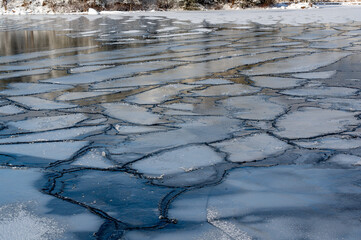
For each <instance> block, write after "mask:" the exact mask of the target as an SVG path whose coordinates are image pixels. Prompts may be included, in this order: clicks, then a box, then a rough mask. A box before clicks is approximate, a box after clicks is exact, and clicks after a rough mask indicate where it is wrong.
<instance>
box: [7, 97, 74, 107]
mask: <svg viewBox="0 0 361 240" xmlns="http://www.w3.org/2000/svg"><path fill="white" fill-rule="evenodd" d="M9 99H10V100H12V101H15V102H18V103H20V104H22V105H24V106H27V107H29V108H31V109H33V110H44V109H47V110H51V109H62V108H74V107H77V105H74V104H70V103H61V102H55V101H50V100H47V99H42V98H37V97H31V96H24V97H11V98H9Z"/></svg>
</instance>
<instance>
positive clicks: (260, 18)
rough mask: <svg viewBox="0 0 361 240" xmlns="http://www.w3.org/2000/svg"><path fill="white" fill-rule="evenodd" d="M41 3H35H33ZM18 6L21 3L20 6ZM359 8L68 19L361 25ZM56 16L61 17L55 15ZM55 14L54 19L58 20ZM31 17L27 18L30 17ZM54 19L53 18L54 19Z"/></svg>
mask: <svg viewBox="0 0 361 240" xmlns="http://www.w3.org/2000/svg"><path fill="white" fill-rule="evenodd" d="M38 1H39V2H40V1H41V0H37V1H35V3H36V2H38ZM20 5H21V4H20ZM20 5H18V6H20ZM360 8H361V5H352V6H351V5H349V6H348V5H336V6H330V5H324V6H322V5H319V6H318V7H315V6H310V5H308V3H306V4H305V3H299V4H291V5H288V6H281V7H277V8H265V9H245V10H211V11H146V12H144V11H136V12H122V11H102V12H97V11H95V10H93V9H90V10H89V11H88V12H84V13H72V18H74V17H80V16H87V17H88V18H89V19H90V20H94V19H97V18H99V17H101V16H107V17H109V18H119V17H120V16H121V17H128V16H129V17H132V18H134V19H139V18H140V17H144V18H154V17H167V18H170V19H177V20H182V21H190V22H192V23H195V24H199V23H202V22H203V21H207V22H209V23H211V24H223V23H233V24H249V23H251V22H252V23H256V24H265V25H271V24H288V25H303V24H310V23H315V22H317V23H320V24H322V23H336V24H337V23H341V24H342V23H347V22H352V21H355V22H361V14H360ZM52 13H53V12H52V11H51V9H49V8H48V7H47V6H44V7H42V6H38V5H37V4H34V3H33V4H31V5H28V6H26V8H25V7H15V8H12V9H11V10H10V8H9V7H8V10H7V11H5V9H4V8H3V7H1V8H0V15H22V14H28V15H32V14H52ZM59 15H60V16H61V15H62V14H59ZM59 15H57V16H56V17H58V16H59ZM30 17H31V16H30ZM54 17H55V16H54ZM62 17H64V18H68V17H69V14H63V16H62Z"/></svg>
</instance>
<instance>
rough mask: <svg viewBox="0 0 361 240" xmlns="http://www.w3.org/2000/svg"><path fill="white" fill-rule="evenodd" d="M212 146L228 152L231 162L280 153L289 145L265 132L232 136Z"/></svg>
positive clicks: (259, 158)
mask: <svg viewBox="0 0 361 240" xmlns="http://www.w3.org/2000/svg"><path fill="white" fill-rule="evenodd" d="M213 146H215V147H217V148H219V149H220V150H221V151H222V152H226V153H228V154H230V156H229V160H230V161H232V162H249V161H255V160H262V159H264V158H266V157H268V156H272V155H275V154H279V153H282V152H283V151H285V150H286V149H287V148H288V147H289V145H288V144H286V143H285V142H282V141H280V140H278V139H277V138H274V137H271V136H269V135H267V134H256V135H251V136H246V137H244V138H242V137H240V138H234V139H230V140H226V141H223V142H219V143H215V144H213Z"/></svg>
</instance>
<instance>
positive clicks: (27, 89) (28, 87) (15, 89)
mask: <svg viewBox="0 0 361 240" xmlns="http://www.w3.org/2000/svg"><path fill="white" fill-rule="evenodd" d="M7 87H8V89H6V90H3V91H1V92H0V93H1V94H4V95H7V96H19V95H31V94H38V93H47V92H54V91H64V90H67V89H69V88H72V87H73V86H70V85H58V84H46V83H25V82H21V83H10V84H9V85H8V86H7Z"/></svg>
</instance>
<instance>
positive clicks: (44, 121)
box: [8, 113, 87, 132]
mask: <svg viewBox="0 0 361 240" xmlns="http://www.w3.org/2000/svg"><path fill="white" fill-rule="evenodd" d="M85 119H87V117H86V116H85V115H84V114H82V113H76V114H68V115H60V116H52V117H37V118H31V119H28V120H22V121H17V122H9V123H8V125H9V126H12V127H16V128H19V129H22V130H26V131H31V132H38V131H47V130H54V129H60V128H68V127H72V126H74V125H75V124H77V123H78V122H81V121H83V120H85Z"/></svg>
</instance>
